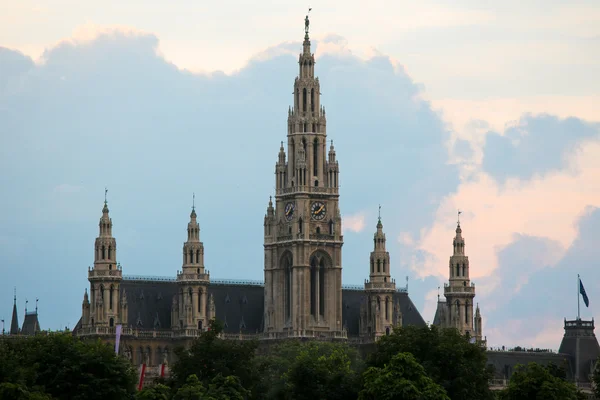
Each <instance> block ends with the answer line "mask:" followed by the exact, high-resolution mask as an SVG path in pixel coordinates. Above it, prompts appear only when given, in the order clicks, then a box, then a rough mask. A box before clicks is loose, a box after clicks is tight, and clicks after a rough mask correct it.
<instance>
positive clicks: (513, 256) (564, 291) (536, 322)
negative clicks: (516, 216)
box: [484, 207, 600, 349]
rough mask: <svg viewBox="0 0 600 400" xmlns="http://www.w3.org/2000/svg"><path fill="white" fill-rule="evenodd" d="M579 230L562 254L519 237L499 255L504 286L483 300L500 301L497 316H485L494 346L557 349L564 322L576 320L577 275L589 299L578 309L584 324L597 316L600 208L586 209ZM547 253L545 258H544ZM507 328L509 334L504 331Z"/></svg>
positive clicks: (540, 241)
mask: <svg viewBox="0 0 600 400" xmlns="http://www.w3.org/2000/svg"><path fill="white" fill-rule="evenodd" d="M577 230H578V235H577V238H576V239H575V240H574V241H573V243H572V244H571V246H569V248H568V249H567V250H566V251H564V250H563V249H562V247H561V246H560V244H557V243H553V242H551V241H548V240H547V239H546V238H543V237H541V238H531V237H520V238H518V239H517V240H516V241H515V243H513V244H511V245H509V246H508V247H507V248H506V249H504V250H502V251H501V252H500V254H501V256H500V262H501V263H500V265H499V270H502V272H501V274H502V284H501V285H499V286H498V287H497V288H496V290H495V291H492V292H490V293H485V294H484V298H485V299H486V300H485V301H489V300H490V299H496V300H500V299H502V304H498V306H497V308H496V309H495V310H493V311H492V312H488V313H487V314H484V317H485V318H486V319H487V320H488V324H489V326H490V328H489V329H490V331H488V334H489V335H490V337H493V338H494V341H495V343H496V344H507V345H515V344H521V345H523V344H525V345H532V344H535V345H536V346H540V347H549V348H554V349H557V348H558V346H559V344H560V338H561V337H562V333H563V319H564V318H567V319H574V318H575V316H576V313H577V304H576V299H575V295H576V294H577V292H576V290H577V274H581V276H582V280H583V282H584V285H585V286H586V291H587V293H588V296H589V295H590V294H591V296H590V308H589V309H587V308H585V306H584V305H583V302H582V303H581V304H582V318H584V319H591V318H592V317H594V318H597V317H598V316H599V315H600V313H599V312H597V311H596V308H595V307H594V304H596V303H597V301H596V303H592V301H593V299H594V297H593V296H594V293H600V284H598V282H599V280H600V272H599V271H598V268H596V264H597V260H598V257H600V249H599V248H598V246H597V238H598V235H600V208H598V207H587V208H586V210H585V212H584V213H583V214H582V215H581V216H580V218H579V219H578V223H577ZM536 243H537V244H536ZM545 251H547V252H548V254H543V253H544V252H545ZM532 254H534V256H533V257H532V256H531V255H532ZM561 255H562V256H561ZM524 269H525V271H523V270H524ZM523 276H526V277H527V279H526V282H522V285H521V287H520V290H518V291H517V292H514V291H512V293H511V290H510V288H511V286H514V283H515V282H516V281H520V280H521V277H523ZM484 311H485V310H484ZM507 324H508V325H507ZM511 325H514V326H513V328H512V329H506V326H511ZM527 343H529V344H527Z"/></svg>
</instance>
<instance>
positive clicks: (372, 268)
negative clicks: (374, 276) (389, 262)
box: [371, 260, 375, 273]
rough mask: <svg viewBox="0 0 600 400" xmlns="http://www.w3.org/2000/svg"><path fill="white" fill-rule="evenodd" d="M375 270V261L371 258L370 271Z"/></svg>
mask: <svg viewBox="0 0 600 400" xmlns="http://www.w3.org/2000/svg"><path fill="white" fill-rule="evenodd" d="M373 272H375V261H373V260H371V273H373Z"/></svg>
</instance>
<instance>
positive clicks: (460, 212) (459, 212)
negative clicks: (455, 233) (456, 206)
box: [457, 210, 462, 226]
mask: <svg viewBox="0 0 600 400" xmlns="http://www.w3.org/2000/svg"><path fill="white" fill-rule="evenodd" d="M460 214H462V211H460V210H458V222H457V224H458V226H460Z"/></svg>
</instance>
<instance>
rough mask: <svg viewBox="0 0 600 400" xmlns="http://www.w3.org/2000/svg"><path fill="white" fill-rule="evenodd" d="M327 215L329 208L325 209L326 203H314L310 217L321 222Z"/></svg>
mask: <svg viewBox="0 0 600 400" xmlns="http://www.w3.org/2000/svg"><path fill="white" fill-rule="evenodd" d="M325 214H327V208H326V207H325V204H324V203H321V202H320V201H315V202H314V203H312V204H311V206H310V216H311V217H312V218H313V219H316V220H317V221H320V220H322V219H323V218H325Z"/></svg>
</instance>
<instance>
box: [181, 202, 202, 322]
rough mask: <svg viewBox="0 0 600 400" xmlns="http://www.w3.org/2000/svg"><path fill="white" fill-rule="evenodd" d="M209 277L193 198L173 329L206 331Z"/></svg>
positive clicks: (184, 245)
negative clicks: (205, 268) (175, 321)
mask: <svg viewBox="0 0 600 400" xmlns="http://www.w3.org/2000/svg"><path fill="white" fill-rule="evenodd" d="M209 281H210V277H209V275H208V273H206V272H205V270H204V243H202V242H201V241H200V224H199V223H198V221H197V215H196V195H195V194H194V195H193V201H192V212H191V213H190V221H189V222H188V226H187V241H186V242H185V243H184V244H183V266H182V271H181V272H180V273H177V284H178V287H179V291H178V292H179V296H178V298H177V304H178V307H177V310H176V317H175V318H174V319H175V320H177V321H178V322H177V324H176V325H174V326H173V327H174V328H177V327H179V328H185V329H200V330H204V329H206V327H207V325H208V324H207V323H208V320H207V316H206V308H207V292H208V290H207V288H208V283H209Z"/></svg>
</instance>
